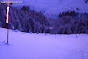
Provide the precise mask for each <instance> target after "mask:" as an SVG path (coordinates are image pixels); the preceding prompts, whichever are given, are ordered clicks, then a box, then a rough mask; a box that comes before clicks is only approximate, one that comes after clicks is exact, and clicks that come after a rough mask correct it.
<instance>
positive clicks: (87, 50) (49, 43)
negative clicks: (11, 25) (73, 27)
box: [0, 28, 88, 59]
mask: <svg viewBox="0 0 88 59" xmlns="http://www.w3.org/2000/svg"><path fill="white" fill-rule="evenodd" d="M6 34H7V33H6V29H3V28H0V59H88V35H86V34H80V35H79V34H72V35H59V34H58V35H54V34H53V35H52V34H36V33H34V34H33V33H22V32H19V31H18V32H14V31H12V30H10V31H9V44H5V42H6Z"/></svg>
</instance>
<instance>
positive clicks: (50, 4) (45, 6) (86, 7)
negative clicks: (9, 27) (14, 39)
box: [4, 0, 88, 17]
mask: <svg viewBox="0 0 88 59" xmlns="http://www.w3.org/2000/svg"><path fill="white" fill-rule="evenodd" d="M4 1H7V0H4ZM10 1H18V0H10ZM19 1H22V3H18V4H17V3H16V4H13V6H22V5H28V6H30V7H33V8H32V9H34V10H37V11H45V13H44V14H45V15H46V16H48V17H57V16H58V14H59V13H60V12H63V11H68V10H75V11H77V8H79V11H77V12H81V13H84V12H87V13H88V3H85V1H84V0H19ZM19 1H18V2H19Z"/></svg>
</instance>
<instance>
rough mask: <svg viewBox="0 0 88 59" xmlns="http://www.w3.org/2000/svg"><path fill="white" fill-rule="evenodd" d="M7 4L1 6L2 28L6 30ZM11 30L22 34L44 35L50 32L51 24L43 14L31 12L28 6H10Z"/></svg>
mask: <svg viewBox="0 0 88 59" xmlns="http://www.w3.org/2000/svg"><path fill="white" fill-rule="evenodd" d="M6 6H7V5H6V4H1V5H0V26H1V27H3V28H6V27H7V25H6ZM9 13H10V14H9V29H12V30H16V29H17V30H19V31H22V32H33V33H43V32H46V33H47V31H48V26H49V22H48V20H47V18H46V17H45V16H44V15H43V13H41V12H36V11H34V10H30V9H29V7H28V6H23V7H22V8H20V9H18V8H17V7H11V6H10V12H9Z"/></svg>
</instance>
